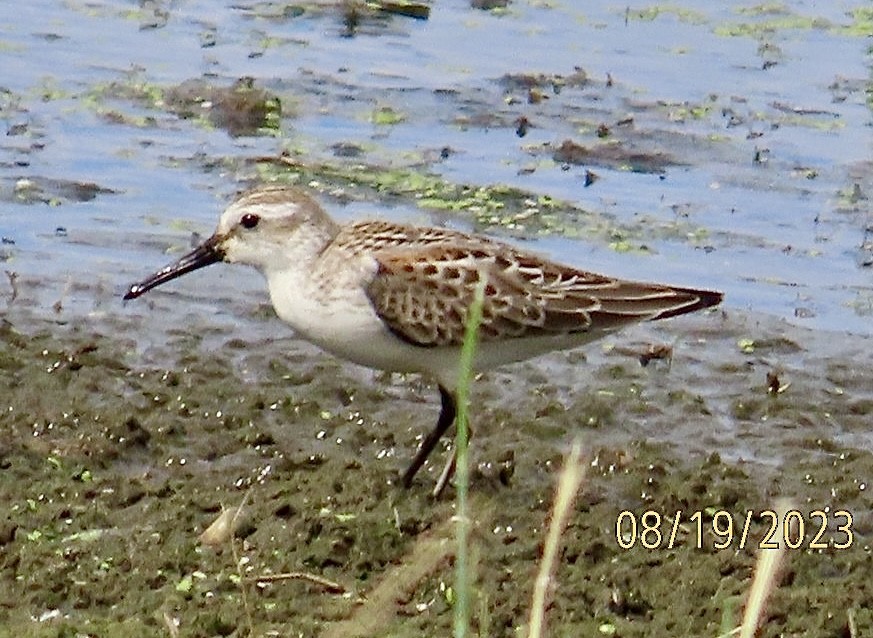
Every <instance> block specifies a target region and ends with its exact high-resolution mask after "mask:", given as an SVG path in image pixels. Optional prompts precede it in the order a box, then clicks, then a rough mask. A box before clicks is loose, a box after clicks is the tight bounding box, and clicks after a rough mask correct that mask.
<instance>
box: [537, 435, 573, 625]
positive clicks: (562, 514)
mask: <svg viewBox="0 0 873 638" xmlns="http://www.w3.org/2000/svg"><path fill="white" fill-rule="evenodd" d="M581 461H582V443H581V441H579V439H576V440H575V441H573V445H572V447H571V448H570V452H569V453H568V454H567V457H566V459H565V461H564V469H563V470H562V471H561V477H560V479H559V480H558V490H557V492H556V494H555V505H554V509H553V510H552V520H551V523H550V525H549V531H548V534H547V536H546V544H545V547H544V548H543V559H542V561H541V562H540V570H539V573H538V574H537V579H536V582H535V583H534V592H533V600H532V602H531V611H530V626H529V630H528V637H529V638H542V636H544V635H545V630H546V621H545V616H546V604H547V600H548V595H549V589H550V585H551V584H552V580H553V578H554V573H555V569H556V567H557V562H558V550H559V548H560V544H561V534H563V533H564V528H565V527H566V526H567V519H568V518H569V516H570V510H571V509H572V506H573V501H574V499H575V498H576V494H577V493H578V492H579V487H580V486H581V485H582V481H583V480H584V479H585V467H584V466H583V465H582V463H581Z"/></svg>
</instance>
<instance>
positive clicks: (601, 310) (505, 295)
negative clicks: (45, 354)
mask: <svg viewBox="0 0 873 638" xmlns="http://www.w3.org/2000/svg"><path fill="white" fill-rule="evenodd" d="M219 261H226V262H231V263H242V264H248V265H250V266H254V267H255V268H257V269H258V270H260V271H261V272H262V273H263V275H264V276H265V277H266V279H267V285H268V287H269V291H270V298H271V300H272V302H273V307H274V308H275V309H276V313H277V314H278V315H279V317H280V318H281V319H283V320H284V321H285V322H286V323H288V324H289V325H290V326H291V327H292V328H294V330H295V331H296V332H297V334H298V335H300V336H301V337H303V338H305V339H307V340H308V341H310V342H312V343H314V344H316V345H318V346H319V347H321V348H322V349H324V350H326V351H327V352H330V353H331V354H333V355H336V356H337V357H340V358H343V359H347V360H349V361H353V362H354V363H357V364H360V365H363V366H367V367H370V368H376V369H380V370H388V371H393V372H416V373H421V374H424V375H427V376H429V377H430V378H432V379H434V380H436V382H437V383H438V385H439V391H440V397H441V400H442V406H441V410H440V415H439V419H438V420H437V424H436V427H435V428H434V429H433V430H432V431H431V432H430V434H429V435H428V436H427V437H425V439H424V440H423V441H422V444H421V447H420V448H419V450H418V452H417V453H416V455H415V457H414V458H413V460H412V462H411V463H410V465H409V467H408V468H407V470H406V472H405V473H404V474H403V478H402V480H403V485H404V486H405V487H409V485H410V484H411V483H412V480H413V478H414V477H415V474H416V473H417V472H418V470H419V469H420V468H421V466H422V465H423V464H424V462H425V461H426V459H427V458H428V456H429V455H430V453H431V451H432V450H433V449H434V447H435V446H436V444H437V442H438V441H439V439H440V438H441V437H442V435H443V434H444V433H445V432H446V430H448V429H449V427H450V426H451V425H452V423H453V422H454V420H455V407H456V403H455V387H456V378H457V375H458V360H459V356H460V351H461V343H462V341H463V337H464V328H465V325H466V321H467V315H468V312H469V308H470V305H471V303H472V301H473V297H474V293H475V289H476V287H477V285H478V283H479V281H480V280H483V279H484V280H485V282H486V283H485V299H484V305H483V309H482V323H481V326H480V332H479V335H480V344H479V348H478V351H477V355H476V362H475V366H476V368H477V369H480V370H481V369H488V368H493V367H496V366H500V365H503V364H506V363H512V362H515V361H521V360H524V359H528V358H531V357H535V356H537V355H540V354H543V353H546V352H550V351H552V350H559V349H567V348H575V347H577V346H581V345H583V344H585V343H588V342H590V341H593V340H595V339H598V338H600V337H602V336H604V335H606V334H609V333H611V332H614V331H616V330H619V329H621V328H623V327H625V326H628V325H630V324H633V323H636V322H640V321H652V320H656V319H666V318H668V317H675V316H677V315H682V314H685V313H688V312H694V311H695V310H701V309H703V308H708V307H710V306H714V305H716V304H718V303H719V302H720V301H721V299H722V294H721V293H720V292H712V291H708V290H694V289H690V288H677V287H674V286H667V285H662V284H648V283H638V282H633V281H624V280H621V279H615V278H612V277H606V276H603V275H598V274H595V273H591V272H586V271H583V270H579V269H577V268H573V267H570V266H564V265H560V264H557V263H553V262H551V261H548V260H546V259H543V258H542V257H539V256H537V255H535V254H533V253H531V252H528V251H525V250H522V249H519V248H516V247H514V246H510V245H508V244H504V243H501V242H498V241H495V240H493V239H489V238H487V237H484V236H481V235H473V234H468V233H463V232H458V231H454V230H448V229H444V228H421V227H416V226H410V225H405V224H398V223H393V222H387V221H361V222H356V223H352V224H347V225H340V224H338V223H336V222H335V221H334V220H333V219H331V217H330V216H329V215H328V214H327V213H326V212H325V211H324V209H323V208H322V207H321V206H320V205H319V204H318V203H317V202H316V201H315V200H314V199H312V198H311V197H310V196H309V195H307V194H306V193H305V192H303V191H302V190H299V189H297V188H292V187H288V186H278V185H267V186H261V187H258V188H255V189H253V190H251V191H248V192H247V193H244V194H243V195H241V196H240V197H239V198H238V199H237V200H236V201H234V202H233V203H232V204H231V205H230V206H229V207H228V208H227V209H226V210H225V211H224V213H223V214H222V216H221V219H220V221H219V222H218V229H217V230H216V231H215V233H214V234H213V235H212V236H211V237H210V238H209V239H207V240H206V241H205V242H203V243H202V244H201V245H200V246H199V247H197V248H195V249H194V250H193V251H191V252H190V253H188V254H186V255H185V256H183V257H182V258H181V259H179V260H178V261H176V262H175V263H173V264H170V265H168V266H166V267H164V268H162V269H161V270H159V271H157V272H156V273H155V274H153V275H151V276H150V277H148V278H146V279H144V280H143V281H141V282H140V283H137V284H134V285H132V286H131V287H130V289H129V290H128V291H127V293H126V294H125V295H124V298H125V299H135V298H136V297H139V296H140V295H142V294H144V293H146V292H148V291H149V290H151V289H152V288H154V287H156V286H159V285H161V284H164V283H166V282H168V281H170V280H172V279H175V278H176V277H179V276H180V275H183V274H185V273H188V272H191V271H192V270H196V269H198V268H202V267H204V266H208V265H209V264H213V263H215V262H219Z"/></svg>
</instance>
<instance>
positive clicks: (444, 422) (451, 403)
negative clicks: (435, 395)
mask: <svg viewBox="0 0 873 638" xmlns="http://www.w3.org/2000/svg"><path fill="white" fill-rule="evenodd" d="M440 399H441V400H442V407H441V408H440V418H439V419H438V420H437V424H436V427H435V428H434V429H433V430H432V431H431V433H430V434H428V435H427V438H426V439H425V440H424V441H422V442H421V447H420V448H419V449H418V452H417V453H416V455H415V458H414V459H412V463H410V464H409V467H408V468H406V472H404V473H403V487H409V486H410V485H412V479H414V478H415V475H416V474H417V473H418V470H420V469H421V466H422V465H424V462H425V461H426V460H427V457H428V456H430V453H431V452H433V449H434V448H435V447H436V444H437V443H438V442H439V440H440V439H441V438H442V436H443V434H445V433H446V430H448V429H449V427H451V425H452V423H454V422H455V397H454V396H452V394H451V393H450V392H449V391H448V390H446V389H445V388H444V387H443V386H440Z"/></svg>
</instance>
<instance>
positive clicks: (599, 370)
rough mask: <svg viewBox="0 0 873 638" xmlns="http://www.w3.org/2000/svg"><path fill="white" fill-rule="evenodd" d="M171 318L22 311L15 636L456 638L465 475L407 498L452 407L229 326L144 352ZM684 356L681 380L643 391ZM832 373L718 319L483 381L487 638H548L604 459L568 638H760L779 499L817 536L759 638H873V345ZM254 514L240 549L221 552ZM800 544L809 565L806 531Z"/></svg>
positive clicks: (3, 462)
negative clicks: (539, 632)
mask: <svg viewBox="0 0 873 638" xmlns="http://www.w3.org/2000/svg"><path fill="white" fill-rule="evenodd" d="M150 320H151V319H150V313H148V312H146V313H143V314H134V315H133V317H130V316H129V317H127V319H126V321H124V322H121V321H119V320H116V319H111V318H104V319H102V320H97V321H91V322H87V321H69V322H63V323H62V322H51V321H48V320H46V319H41V318H39V317H37V316H34V314H33V313H32V311H31V310H29V309H28V308H27V307H26V306H24V305H21V306H19V307H16V304H12V305H11V306H10V309H9V311H8V312H7V313H6V316H5V318H4V320H3V325H2V330H0V333H2V341H0V388H2V396H3V404H2V410H3V413H4V416H3V423H4V426H3V429H2V434H0V436H2V438H0V468H2V472H3V478H4V480H3V481H2V482H0V489H2V492H3V493H2V499H3V502H4V503H6V508H5V513H4V515H3V516H2V517H0V625H2V626H4V627H6V628H7V630H11V631H14V633H16V634H17V635H24V636H55V635H58V636H72V635H92V636H103V635H121V634H123V635H128V636H155V635H184V636H216V635H218V636H249V635H300V636H314V635H324V636H340V635H341V636H351V635H394V636H409V635H415V634H424V635H444V634H447V633H449V632H450V630H451V618H452V601H453V600H454V598H453V590H452V587H453V571H452V564H453V558H454V551H455V549H454V546H455V545H454V537H453V534H454V527H453V525H454V524H453V522H452V514H453V511H454V504H453V500H452V498H451V496H452V492H451V490H450V491H449V493H448V494H447V495H446V496H445V497H444V498H442V499H439V500H434V499H433V498H432V497H431V496H430V495H429V493H430V488H431V485H432V481H433V480H434V477H435V475H436V473H437V471H438V470H439V467H434V466H441V463H442V459H441V458H440V457H438V458H436V459H434V460H433V463H432V464H431V465H429V466H427V467H426V468H425V471H423V472H422V473H421V475H420V476H419V478H418V479H417V480H416V483H415V484H414V485H413V487H412V488H411V489H409V490H404V489H402V488H401V487H400V486H399V481H398V475H399V473H400V472H401V471H402V470H403V469H404V468H405V465H406V463H407V462H408V461H409V460H410V459H411V457H412V455H413V453H414V451H415V448H416V445H417V443H418V441H419V440H420V437H421V435H422V434H423V433H424V432H425V431H426V430H427V429H428V428H429V427H430V426H431V425H432V421H433V419H435V417H436V411H437V400H436V391H435V389H434V388H433V387H432V386H430V385H429V384H427V383H426V382H424V381H422V380H420V379H418V378H414V377H408V378H401V377H400V376H396V375H386V374H380V373H374V372H370V371H367V370H363V369H361V368H357V367H354V366H351V365H346V364H343V363H340V362H338V361H336V360H335V359H332V358H330V357H328V356H327V355H324V354H322V353H320V352H318V351H317V350H315V349H314V348H312V347H311V346H309V345H308V344H305V343H302V342H300V341H298V340H296V339H294V338H293V336H287V335H286V336H283V337H279V338H267V339H264V338H260V339H257V338H256V339H251V338H249V337H247V336H246V335H247V334H249V335H250V334H251V331H246V330H243V331H242V333H243V334H240V333H239V331H237V330H234V329H233V328H232V327H227V326H220V325H215V324H214V323H213V324H211V323H210V322H209V320H208V319H202V320H200V321H199V322H194V323H192V324H191V325H187V326H185V327H184V328H180V327H174V328H173V329H172V330H169V331H167V332H166V333H165V334H164V336H163V337H162V338H160V339H158V338H155V339H153V340H151V341H150V343H151V345H150V346H148V347H143V345H142V341H143V339H142V335H143V334H145V333H147V332H148V331H149V330H150V329H149V328H148V325H147V324H148V322H149V321H150ZM256 321H260V323H261V324H262V327H263V329H264V331H265V332H267V333H270V332H271V331H272V330H273V329H274V328H276V327H277V325H276V324H278V320H277V319H275V318H273V317H271V316H270V315H269V314H267V315H266V316H265V317H264V318H260V319H258V320H256ZM278 327H279V330H278V331H277V332H278V333H280V334H281V326H278ZM151 330H152V331H154V329H153V328H152V329H151ZM204 335H209V337H208V339H205V338H204ZM206 344H211V345H206ZM215 344H219V345H218V347H216V346H215ZM659 346H666V348H665V350H664V352H669V353H670V355H671V358H670V359H664V358H661V359H654V360H650V361H648V363H647V365H646V366H645V367H643V366H642V365H641V364H640V355H645V354H646V353H648V352H651V351H652V348H653V347H659ZM822 348H823V339H822V338H816V337H815V336H814V335H813V334H812V333H810V332H807V331H803V330H801V329H797V328H792V327H789V326H786V325H784V324H781V323H779V322H775V321H765V320H761V319H752V318H749V317H747V316H743V315H742V314H740V313H736V312H734V311H721V310H718V311H717V312H713V313H710V314H709V315H705V316H699V317H693V318H687V319H681V320H673V321H670V322H662V324H661V325H658V326H647V327H644V328H640V329H637V330H632V331H630V332H629V333H627V334H623V335H622V336H620V337H616V338H615V339H612V340H610V341H609V342H606V344H605V345H604V346H602V347H600V346H597V345H595V346H594V347H592V348H589V349H587V350H583V351H576V352H571V353H566V354H560V355H552V356H548V357H544V358H541V359H538V360H536V361H533V362H528V363H525V364H519V365H516V366H511V367H508V368H505V369H503V370H501V371H499V372H495V373H489V374H485V375H483V376H482V378H480V379H478V380H477V381H476V384H475V386H474V402H473V406H472V418H473V423H474V424H475V427H476V438H475V439H474V441H473V446H472V450H473V456H472V458H473V461H474V467H473V479H472V488H471V489H472V505H473V528H474V533H473V548H474V556H475V563H474V582H475V589H474V607H473V609H474V629H475V631H476V632H477V633H476V635H482V636H485V635H488V636H515V635H518V632H519V631H522V630H523V628H524V626H525V623H526V622H527V616H528V613H529V605H530V602H529V601H530V597H531V592H532V586H533V581H534V575H535V573H536V569H537V566H538V562H539V559H540V557H541V553H542V546H543V541H544V529H545V526H546V525H547V523H548V519H549V512H550V507H551V500H552V496H553V491H554V485H555V482H556V478H557V473H558V470H559V469H560V465H561V459H562V456H563V453H564V451H565V450H566V449H567V446H568V445H569V442H570V440H572V439H573V438H574V437H577V436H578V437H581V438H582V441H583V442H584V446H585V450H586V460H585V463H586V466H587V479H586V481H585V483H584V485H583V488H582V490H581V492H580V495H579V497H578V500H577V502H576V504H575V507H574V510H573V514H572V516H571V518H570V521H569V526H568V528H567V530H566V532H565V533H564V535H563V539H562V540H563V549H562V551H561V554H560V561H559V566H558V570H557V573H556V584H555V587H554V590H553V598H552V602H551V604H550V607H549V610H548V622H549V626H550V628H551V631H552V632H553V635H596V634H597V633H598V632H600V633H604V632H608V633H607V635H615V636H652V635H667V634H670V635H685V636H692V635H694V636H701V635H710V636H717V635H721V633H722V632H724V631H727V630H729V629H730V628H732V627H733V626H734V625H735V624H737V623H738V622H739V618H740V615H741V610H742V606H743V602H744V596H745V595H746V594H747V592H748V589H749V584H750V578H751V574H752V571H753V568H754V563H755V559H756V554H757V548H758V546H759V544H760V543H761V542H763V541H766V540H767V539H768V538H770V537H769V536H768V533H769V532H770V525H769V523H770V519H769V518H767V515H766V514H762V512H763V511H765V510H772V509H773V508H774V507H775V504H776V501H777V499H778V498H788V499H790V500H791V503H792V505H793V507H794V508H795V509H796V512H797V514H796V515H795V519H794V520H791V521H789V523H790V525H788V526H787V527H786V528H785V529H786V530H787V532H786V533H787V535H788V541H787V542H789V543H791V544H792V546H794V547H795V548H794V549H790V550H788V558H787V561H786V564H785V566H784V568H783V570H782V571H781V572H780V576H779V587H778V589H777V590H776V592H775V593H774V594H773V598H772V601H771V604H770V605H769V607H768V610H767V615H766V623H765V625H764V627H763V628H762V630H761V632H760V634H759V635H762V636H780V635H805V636H807V635H808V636H828V635H832V636H840V635H849V634H848V633H847V632H848V629H847V628H848V627H849V626H850V625H849V623H853V624H852V626H853V627H855V628H856V629H855V631H857V632H859V633H857V634H856V635H864V634H865V632H868V631H870V630H871V629H873V617H871V615H870V611H869V610H870V609H871V608H873V600H871V592H870V590H869V574H870V573H871V569H873V550H871V533H873V518H871V498H870V494H871V492H870V487H869V482H870V479H871V477H873V455H871V453H870V452H869V449H870V441H869V438H870V432H869V414H870V410H871V408H873V392H871V388H873V378H871V375H873V372H871V369H870V367H869V365H866V364H865V362H868V361H869V354H870V352H871V343H870V341H869V340H868V339H864V338H847V340H846V343H844V344H839V343H833V341H831V344H830V347H829V352H828V353H827V356H824V351H823V350H822ZM643 358H644V359H645V358H646V357H645V356H643ZM768 373H770V377H769V378H768ZM774 378H775V381H774ZM243 501H244V502H243ZM240 504H242V505H243V508H242V513H241V518H240V519H239V520H238V522H239V523H240V524H239V526H238V528H237V530H236V535H235V538H234V539H233V540H232V541H231V540H230V539H226V540H224V541H223V542H221V541H220V542H219V544H218V546H217V547H210V546H206V545H204V544H203V543H202V542H201V540H200V539H199V535H200V534H201V533H202V532H203V531H204V530H205V529H206V528H207V527H209V525H210V524H211V523H212V522H213V521H214V520H215V519H216V518H217V517H219V516H220V514H221V512H222V510H223V508H231V507H236V506H239V505H240ZM814 512H821V513H819V514H815V513H814ZM677 517H678V518H679V520H678V521H676V519H677ZM848 517H850V518H848ZM747 518H748V522H746V519H747ZM797 519H800V521H801V522H802V524H803V528H802V529H799V530H798V520H797ZM674 521H676V524H675V527H676V529H675V531H674V532H673V535H672V536H671V534H670V532H671V529H673V526H674ZM744 526H745V527H746V535H745V539H744V540H741V535H742V531H743V528H744ZM647 529H648V530H649V531H645V530H647ZM634 530H636V534H634ZM816 534H818V535H819V537H818V538H817V539H816V538H815V536H816ZM774 538H775V539H776V541H778V542H786V541H785V538H784V537H783V529H782V528H781V527H780V528H779V530H778V533H777V534H776V536H775V537H774ZM716 546H723V548H722V549H716ZM283 574H284V575H288V574H290V575H291V576H289V577H288V579H284V577H282V576H277V575H283ZM310 577H311V578H313V579H326V580H327V581H330V582H332V583H334V584H336V586H337V587H338V588H339V590H334V589H333V588H332V587H327V586H326V585H325V584H323V583H320V582H317V581H313V580H311V579H306V578H310ZM171 627H172V628H171Z"/></svg>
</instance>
